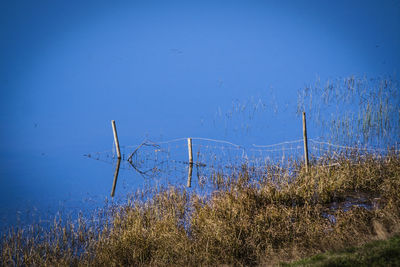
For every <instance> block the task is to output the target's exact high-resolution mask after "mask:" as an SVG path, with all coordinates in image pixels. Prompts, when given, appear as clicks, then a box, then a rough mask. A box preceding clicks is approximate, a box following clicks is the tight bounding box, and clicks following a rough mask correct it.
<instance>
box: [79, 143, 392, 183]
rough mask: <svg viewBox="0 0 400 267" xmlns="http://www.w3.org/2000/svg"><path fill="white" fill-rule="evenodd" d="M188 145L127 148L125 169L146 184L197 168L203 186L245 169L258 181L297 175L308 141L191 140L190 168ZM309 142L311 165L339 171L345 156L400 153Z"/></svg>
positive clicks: (106, 157) (102, 157)
mask: <svg viewBox="0 0 400 267" xmlns="http://www.w3.org/2000/svg"><path fill="white" fill-rule="evenodd" d="M187 139H188V138H187V137H185V138H176V139H172V140H168V141H159V142H153V141H150V140H145V141H143V142H142V143H140V144H138V145H133V146H122V147H121V154H122V163H123V164H121V168H122V169H129V170H135V171H136V172H137V173H139V174H140V175H141V176H143V177H144V178H156V177H160V176H162V177H167V178H169V177H175V178H177V177H181V178H186V177H187V176H188V171H189V168H191V167H195V176H197V178H198V181H199V183H202V181H205V180H206V179H208V178H209V177H210V176H213V175H214V176H215V174H219V175H227V176H229V175H231V174H233V173H235V172H238V171H241V170H242V168H243V167H244V166H245V167H246V168H248V169H250V170H251V171H252V173H253V174H254V175H264V174H265V173H266V172H267V171H270V170H271V168H270V167H271V166H274V168H275V169H284V170H285V171H286V172H289V173H290V172H293V171H295V170H294V169H293V168H292V166H293V163H297V166H299V165H300V164H302V162H303V159H304V139H298V140H290V141H285V142H280V143H276V144H269V145H259V144H253V145H251V146H243V145H238V144H235V143H233V142H230V141H227V140H217V139H211V138H203V137H191V140H192V151H193V152H192V153H193V164H192V165H193V166H190V162H189V157H188V153H189V152H188V143H187ZM307 141H308V150H309V152H308V153H309V156H310V161H311V164H313V163H318V164H320V165H323V164H325V165H326V166H335V165H338V164H339V163H338V160H339V159H340V157H341V156H343V155H344V154H346V155H350V154H354V153H357V155H359V156H365V155H367V154H369V155H374V156H382V155H384V154H387V153H390V152H392V153H399V148H398V147H396V148H394V149H391V150H389V149H381V148H368V147H361V146H353V147H352V146H343V145H339V144H333V143H330V142H326V141H322V140H317V139H308V140H307ZM114 147H115V146H113V149H110V150H107V151H102V152H95V153H90V154H87V155H86V156H87V157H89V158H92V159H95V160H99V161H103V162H108V163H115V162H116V158H117V156H116V151H115V148H114ZM191 171H192V170H190V172H191Z"/></svg>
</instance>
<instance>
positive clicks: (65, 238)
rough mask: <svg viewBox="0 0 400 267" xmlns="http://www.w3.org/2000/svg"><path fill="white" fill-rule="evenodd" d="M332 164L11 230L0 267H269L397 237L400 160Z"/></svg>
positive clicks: (364, 158)
mask: <svg viewBox="0 0 400 267" xmlns="http://www.w3.org/2000/svg"><path fill="white" fill-rule="evenodd" d="M330 162H331V159H330V158H329V157H326V158H324V159H323V160H322V159H320V160H319V161H315V162H314V163H313V164H312V166H311V168H310V171H309V172H308V173H305V171H304V169H303V167H302V165H301V164H300V163H298V162H293V164H292V165H293V166H292V170H291V171H290V172H288V171H284V170H282V169H283V168H281V167H280V168H276V166H273V165H271V166H266V169H267V170H268V171H266V172H265V174H264V175H261V176H260V175H258V174H257V175H254V174H253V173H252V170H251V168H250V167H248V166H246V165H243V166H242V168H241V171H239V172H236V173H235V174H232V175H231V176H224V175H222V174H215V177H214V178H213V179H211V178H210V180H209V181H208V182H209V183H211V187H213V191H212V193H211V194H208V195H200V194H198V193H196V192H195V191H187V190H186V189H185V188H178V187H173V186H170V187H162V188H148V189H146V190H142V191H140V192H137V193H136V194H134V195H133V196H131V198H130V199H129V200H128V201H127V202H126V203H123V204H120V205H118V206H110V207H109V208H108V209H106V210H103V211H101V212H100V213H99V214H97V215H96V216H93V218H83V217H80V218H79V219H78V220H77V221H75V222H71V221H61V220H60V219H57V220H55V221H54V224H53V225H52V226H50V227H47V228H41V227H39V226H36V225H33V226H31V227H29V228H26V229H23V230H22V229H11V230H10V231H9V233H7V234H6V235H4V236H3V237H2V242H1V265H3V266H25V265H35V266H49V265H50V266H57V265H61V266H65V265H69V266H71V265H72V266H78V265H91V266H133V265H135V266H137V265H139V266H140V265H157V266H159V265H221V264H228V265H239V266H241V265H268V264H278V263H279V262H282V261H286V262H287V261H292V260H296V259H299V258H302V257H305V256H311V255H313V254H315V253H321V252H325V251H328V250H339V249H345V248H348V247H350V246H356V245H360V244H363V243H365V242H368V241H371V240H376V239H386V238H388V237H390V236H392V235H394V234H396V233H399V232H400V223H399V222H400V208H399V207H400V191H399V188H400V157H399V154H398V152H397V153H395V152H393V153H389V154H387V155H384V156H376V155H365V154H364V155H360V154H354V153H353V154H351V155H342V156H341V157H339V159H337V157H335V162H336V163H337V164H335V165H333V166H331V165H330V164H328V166H327V163H330ZM278 170H280V171H278ZM293 170H295V171H293ZM213 181H214V182H213ZM349 197H351V198H352V199H353V200H352V202H351V203H350V202H349V201H348V199H349ZM357 197H359V198H357ZM361 197H362V198H363V199H362V200H360V199H361ZM354 199H355V200H354ZM358 200H359V201H358Z"/></svg>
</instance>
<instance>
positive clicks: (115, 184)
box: [111, 158, 121, 197]
mask: <svg viewBox="0 0 400 267" xmlns="http://www.w3.org/2000/svg"><path fill="white" fill-rule="evenodd" d="M120 165H121V158H118V160H117V166H116V167H115V172H114V181H113V185H112V190H111V197H114V194H115V187H116V186H117V180H118V173H119V167H120Z"/></svg>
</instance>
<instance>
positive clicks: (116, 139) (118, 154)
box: [111, 120, 121, 159]
mask: <svg viewBox="0 0 400 267" xmlns="http://www.w3.org/2000/svg"><path fill="white" fill-rule="evenodd" d="M111 126H112V128H113V133H114V142H115V148H116V150H117V156H118V158H119V159H120V158H121V151H120V150H119V142H118V135H117V127H115V120H112V121H111Z"/></svg>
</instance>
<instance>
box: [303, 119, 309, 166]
mask: <svg viewBox="0 0 400 267" xmlns="http://www.w3.org/2000/svg"><path fill="white" fill-rule="evenodd" d="M303 139H304V163H305V165H306V172H308V165H309V162H308V143H307V123H306V113H305V112H303Z"/></svg>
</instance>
